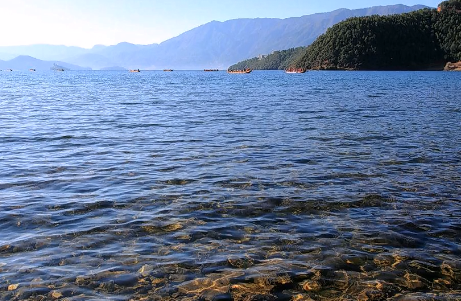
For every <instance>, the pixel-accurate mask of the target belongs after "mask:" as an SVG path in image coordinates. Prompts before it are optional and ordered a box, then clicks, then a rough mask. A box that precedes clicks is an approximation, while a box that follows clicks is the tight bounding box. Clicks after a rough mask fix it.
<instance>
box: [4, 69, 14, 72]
mask: <svg viewBox="0 0 461 301" xmlns="http://www.w3.org/2000/svg"><path fill="white" fill-rule="evenodd" d="M5 71H8V72H11V71H13V69H6V70H5Z"/></svg>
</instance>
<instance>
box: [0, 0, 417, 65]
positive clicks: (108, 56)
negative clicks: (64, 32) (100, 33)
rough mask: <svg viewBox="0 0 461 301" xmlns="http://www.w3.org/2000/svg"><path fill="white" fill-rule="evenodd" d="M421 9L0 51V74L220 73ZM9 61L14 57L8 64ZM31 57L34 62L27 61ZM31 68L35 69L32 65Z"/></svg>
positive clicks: (214, 25)
mask: <svg viewBox="0 0 461 301" xmlns="http://www.w3.org/2000/svg"><path fill="white" fill-rule="evenodd" d="M422 8H426V6H423V5H415V6H406V5H390V6H375V7H370V8H365V9H356V10H349V9H338V10H335V11H332V12H329V13H319V14H313V15H307V16H302V17H295V18H288V19H270V18H258V19H236V20H229V21H225V22H218V21H212V22H209V23H207V24H204V25H201V26H199V27H196V28H194V29H192V30H189V31H187V32H185V33H183V34H181V35H179V36H177V37H174V38H172V39H169V40H167V41H165V42H162V43H160V44H151V45H135V44H130V43H125V42H124V43H120V44H117V45H112V46H103V45H96V46H94V47H93V48H91V49H85V48H79V47H67V46H57V45H31V46H10V47H0V59H2V60H9V61H4V62H2V61H0V69H6V68H11V69H29V68H36V69H39V67H38V66H44V67H45V66H47V64H49V63H51V64H53V63H54V62H55V61H61V63H58V64H59V65H62V66H65V64H66V63H62V62H67V64H68V65H69V64H71V65H72V67H69V68H70V69H82V68H92V69H112V68H115V66H120V67H123V68H127V69H133V68H141V69H164V68H173V69H204V68H219V69H225V68H227V67H228V66H229V65H231V64H233V63H236V62H238V61H241V60H244V59H247V58H250V57H255V56H257V55H259V54H268V53H271V52H272V51H275V50H282V49H288V48H293V47H298V46H307V45H309V44H311V43H312V42H313V41H314V40H315V39H316V38H317V37H318V36H319V35H321V34H322V33H324V32H325V31H326V29H327V28H329V27H331V26H332V25H334V24H336V23H338V22H340V21H343V20H345V19H347V18H350V17H359V16H370V15H389V14H401V13H406V12H411V11H415V10H418V9H422ZM19 55H21V56H20V57H17V56H19ZM13 57H16V58H14V59H13V60H11V59H12V58H13ZM31 57H32V58H31ZM33 58H37V59H38V60H37V61H33V60H32V59H33ZM44 61H45V62H44ZM33 63H36V64H37V65H34V66H32V65H33ZM79 66H83V67H79ZM66 67H67V66H66ZM120 67H117V68H120ZM40 68H41V67H40ZM48 69H49V68H48Z"/></svg>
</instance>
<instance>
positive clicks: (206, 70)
mask: <svg viewBox="0 0 461 301" xmlns="http://www.w3.org/2000/svg"><path fill="white" fill-rule="evenodd" d="M203 71H205V72H213V71H219V69H203Z"/></svg>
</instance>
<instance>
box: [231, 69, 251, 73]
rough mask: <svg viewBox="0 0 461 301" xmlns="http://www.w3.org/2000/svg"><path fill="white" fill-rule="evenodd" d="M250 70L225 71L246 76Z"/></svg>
mask: <svg viewBox="0 0 461 301" xmlns="http://www.w3.org/2000/svg"><path fill="white" fill-rule="evenodd" d="M251 71H253V70H251V69H248V68H247V69H243V70H227V73H237V74H246V73H250V72H251Z"/></svg>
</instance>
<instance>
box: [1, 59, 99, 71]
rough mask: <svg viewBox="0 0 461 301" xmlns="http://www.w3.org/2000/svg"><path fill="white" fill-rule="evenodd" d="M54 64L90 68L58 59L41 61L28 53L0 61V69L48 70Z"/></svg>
mask: <svg viewBox="0 0 461 301" xmlns="http://www.w3.org/2000/svg"><path fill="white" fill-rule="evenodd" d="M54 64H56V65H59V66H62V67H64V68H66V69H70V70H88V69H90V68H83V67H80V66H77V65H73V64H69V63H65V62H60V61H42V60H39V59H36V58H33V57H31V56H28V55H20V56H18V57H16V58H14V59H12V60H9V61H0V69H2V70H4V69H13V70H29V69H31V68H33V69H36V70H50V68H51V67H53V65H54Z"/></svg>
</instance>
